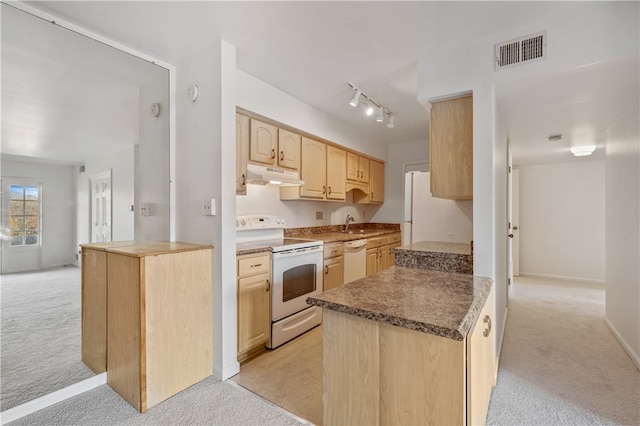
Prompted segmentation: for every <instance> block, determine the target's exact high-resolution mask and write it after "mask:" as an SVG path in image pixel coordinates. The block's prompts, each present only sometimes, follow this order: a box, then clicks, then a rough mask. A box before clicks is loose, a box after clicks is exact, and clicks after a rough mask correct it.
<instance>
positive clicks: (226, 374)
mask: <svg viewBox="0 0 640 426" xmlns="http://www.w3.org/2000/svg"><path fill="white" fill-rule="evenodd" d="M239 372H240V363H239V362H237V361H236V362H235V363H233V364H231V365H227V366H225V367H223V368H222V370H220V369H218V368H215V367H214V368H213V377H215V378H216V379H218V380H227V379H229V378H231V377H233V376H235V375H236V374H238V373H239Z"/></svg>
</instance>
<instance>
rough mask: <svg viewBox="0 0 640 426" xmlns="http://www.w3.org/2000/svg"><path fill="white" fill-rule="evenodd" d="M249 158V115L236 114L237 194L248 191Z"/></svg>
mask: <svg viewBox="0 0 640 426" xmlns="http://www.w3.org/2000/svg"><path fill="white" fill-rule="evenodd" d="M247 160H249V117H247V116H246V115H242V114H236V194H240V195H243V194H246V193H247Z"/></svg>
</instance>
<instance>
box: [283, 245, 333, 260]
mask: <svg viewBox="0 0 640 426" xmlns="http://www.w3.org/2000/svg"><path fill="white" fill-rule="evenodd" d="M322 251H323V248H322V246H320V247H309V248H303V249H295V250H291V251H282V252H278V253H273V258H274V259H285V258H289V257H297V256H306V255H309V254H314V253H322Z"/></svg>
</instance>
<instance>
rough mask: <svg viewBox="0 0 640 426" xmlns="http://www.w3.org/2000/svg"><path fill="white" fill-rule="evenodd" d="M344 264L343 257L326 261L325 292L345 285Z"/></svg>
mask: <svg viewBox="0 0 640 426" xmlns="http://www.w3.org/2000/svg"><path fill="white" fill-rule="evenodd" d="M343 264H344V262H343V257H342V256H338V257H334V258H331V259H326V260H325V261H324V282H323V291H327V290H331V289H332V288H336V287H340V286H341V285H342V284H344V273H343Z"/></svg>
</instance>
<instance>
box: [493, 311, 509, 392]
mask: <svg viewBox="0 0 640 426" xmlns="http://www.w3.org/2000/svg"><path fill="white" fill-rule="evenodd" d="M508 313H509V308H508V307H505V308H504V317H503V318H502V333H500V343H499V344H498V353H496V358H495V360H494V363H493V383H494V384H496V383H498V369H499V368H500V357H501V355H502V343H503V342H504V330H505V328H506V326H507V314H508Z"/></svg>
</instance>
